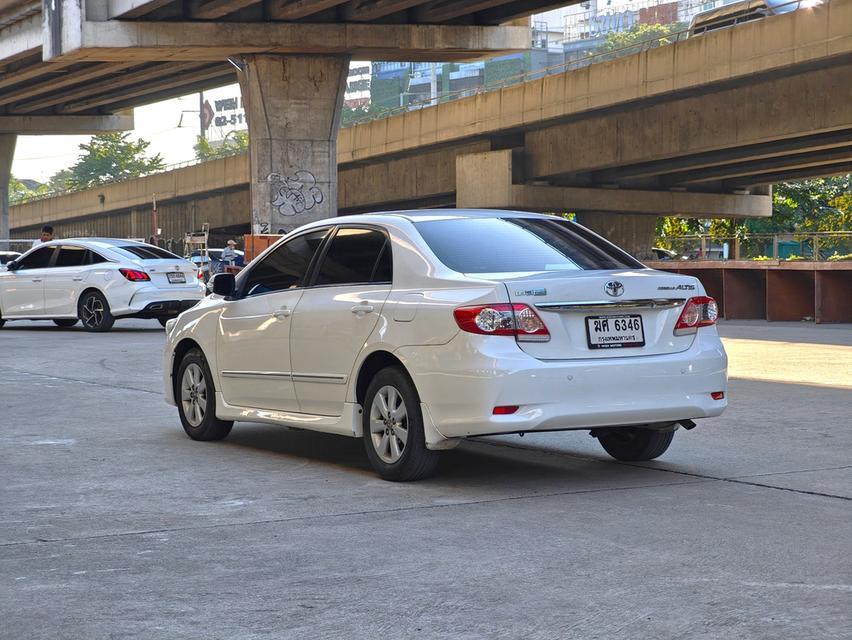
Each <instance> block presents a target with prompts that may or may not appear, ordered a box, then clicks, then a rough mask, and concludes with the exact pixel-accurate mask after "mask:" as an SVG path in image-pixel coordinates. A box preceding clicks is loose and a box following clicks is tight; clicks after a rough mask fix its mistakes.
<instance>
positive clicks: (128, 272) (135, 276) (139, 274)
mask: <svg viewBox="0 0 852 640" xmlns="http://www.w3.org/2000/svg"><path fill="white" fill-rule="evenodd" d="M119 272H121V275H123V276H124V277H125V278H127V279H128V280H130V282H145V281H146V280H150V279H151V277H150V276H149V275H148V274H147V273H145V272H144V271H137V270H136V269H119Z"/></svg>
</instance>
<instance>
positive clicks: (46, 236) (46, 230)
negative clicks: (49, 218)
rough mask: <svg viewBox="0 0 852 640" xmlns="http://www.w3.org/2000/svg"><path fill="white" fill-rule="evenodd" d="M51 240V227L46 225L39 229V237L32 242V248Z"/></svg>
mask: <svg viewBox="0 0 852 640" xmlns="http://www.w3.org/2000/svg"><path fill="white" fill-rule="evenodd" d="M51 240H53V227H52V226H50V225H49V224H46V225H44V226H43V227H42V228H41V236H40V237H38V238H36V239H35V240H33V246H34V247H37V246H38V245H40V244H43V243H45V242H50V241H51Z"/></svg>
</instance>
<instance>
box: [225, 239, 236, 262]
mask: <svg viewBox="0 0 852 640" xmlns="http://www.w3.org/2000/svg"><path fill="white" fill-rule="evenodd" d="M226 244H227V245H228V246H227V247H225V248H224V249H222V262H224V263H225V264H227V265H229V266H232V267H233V266H234V264H235V263H236V261H237V252H236V250H235V249H234V247H236V246H237V242H236V240H233V239H231V240H228V242H227V243H226Z"/></svg>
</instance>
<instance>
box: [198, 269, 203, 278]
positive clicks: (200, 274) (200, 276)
mask: <svg viewBox="0 0 852 640" xmlns="http://www.w3.org/2000/svg"><path fill="white" fill-rule="evenodd" d="M198 279H199V280H204V272H203V271H202V270H201V269H199V270H198Z"/></svg>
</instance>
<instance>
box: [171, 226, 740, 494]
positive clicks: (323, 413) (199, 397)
mask: <svg viewBox="0 0 852 640" xmlns="http://www.w3.org/2000/svg"><path fill="white" fill-rule="evenodd" d="M212 283H213V284H212V289H213V295H211V296H208V297H207V298H206V299H205V300H204V301H203V302H201V303H200V304H199V305H197V306H196V307H194V308H193V309H191V310H189V311H187V312H184V313H183V314H181V315H180V317H179V318H178V319H177V320H176V321H174V322H172V321H170V322H169V323H168V324H167V325H166V329H167V344H166V349H165V361H164V378H165V388H166V398H167V401H168V402H169V403H171V404H176V405H177V407H178V412H179V414H180V419H181V422H182V423H183V427H184V429H185V430H186V432H187V434H189V436H190V437H191V438H194V439H196V440H217V439H221V438H224V437H226V436H227V435H228V433H229V432H230V430H231V426H232V424H233V421H234V420H245V421H257V422H266V423H272V424H280V425H285V426H290V427H298V428H302V429H314V430H317V431H325V432H330V433H336V434H341V435H346V436H351V437H363V439H364V443H365V448H366V451H367V456H368V457H369V459H370V462H371V463H372V465H373V467H374V468H375V469H376V471H377V472H378V473H379V474H380V475H381V476H382V477H384V478H387V479H390V480H412V479H417V478H421V477H424V476H426V475H428V474H429V473H431V472H432V471H433V470H434V468H435V465H436V462H437V457H438V451H440V450H441V449H450V448H452V447H454V446H455V445H456V444H458V442H459V441H460V439H462V438H466V437H471V436H482V435H490V434H503V433H524V432H530V431H554V430H569V429H589V430H591V433H592V435H593V436H595V437H597V438H598V440H599V441H600V443H601V444H602V445H603V447H604V449H606V451H608V452H609V453H610V454H611V455H612V456H614V457H615V458H618V459H620V460H649V459H652V458H655V457H657V456H659V455H660V454H662V453H663V452H664V451H665V450H666V448H667V447H668V446H669V443H670V442H671V440H672V435H673V433H674V431H675V429H677V427H678V426H679V425H680V426H683V427H685V428H687V429H690V428H692V427H693V426H695V425H694V423H693V420H694V419H696V418H707V417H712V416H718V415H719V414H721V413H722V411H723V410H724V408H725V406H726V404H727V400H726V398H725V392H726V386H727V377H726V369H727V358H726V356H725V351H724V349H723V347H722V343H721V341H720V340H719V337H718V335H717V333H716V327H715V326H714V324H715V322H716V315H717V309H716V303H715V302H714V301H713V299H712V298H709V297H707V295H706V294H705V292H704V289H703V288H702V286H701V283H700V282H699V281H698V280H697V279H695V278H693V277H689V276H683V275H677V274H672V273H665V272H661V271H654V270H651V269H648V268H645V267H644V266H643V265H642V264H641V263H639V262H638V261H637V260H636V259H634V258H633V257H631V256H630V255H628V254H627V253H625V252H624V251H622V250H620V249H619V248H617V247H616V246H614V245H612V244H611V243H609V242H607V241H606V240H604V239H603V238H601V237H600V236H597V235H595V234H594V233H592V232H590V231H589V230H587V229H586V228H584V227H582V226H580V225H577V224H575V223H572V222H569V221H566V220H564V219H561V218H556V217H553V216H544V215H537V214H528V213H517V212H507V211H466V210H444V211H441V210H424V211H410V212H395V213H383V214H374V215H361V216H351V217H341V218H334V219H329V220H323V221H320V222H315V223H312V224H309V225H305V226H304V227H302V228H300V229H298V230H296V231H293V232H292V233H290V234H289V235H287V236H286V237H284V238H283V239H282V240H281V241H279V242H278V243H276V244H275V245H273V246H272V247H270V248H269V249H267V250H266V251H264V253H263V254H261V255H260V256H259V257H258V258H256V259H255V260H254V261H253V262H252V263H251V264H250V265H249V266H248V267H247V268H246V269H245V270H243V272H242V273H240V274H239V275H238V276H237V277H236V278H235V277H234V276H233V275H232V274H220V275H217V276H215V277H214V278H213V281H212Z"/></svg>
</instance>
